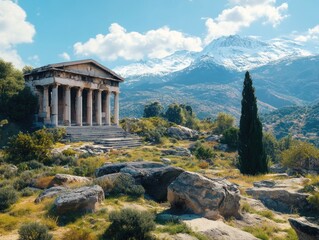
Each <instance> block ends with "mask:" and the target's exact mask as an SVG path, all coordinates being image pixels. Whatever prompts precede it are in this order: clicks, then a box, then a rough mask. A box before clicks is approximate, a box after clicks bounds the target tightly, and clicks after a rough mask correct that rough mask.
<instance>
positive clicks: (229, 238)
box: [181, 215, 258, 240]
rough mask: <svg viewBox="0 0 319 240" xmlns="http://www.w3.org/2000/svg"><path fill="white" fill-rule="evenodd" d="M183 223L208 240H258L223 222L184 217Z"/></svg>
mask: <svg viewBox="0 0 319 240" xmlns="http://www.w3.org/2000/svg"><path fill="white" fill-rule="evenodd" d="M181 218H182V220H183V222H185V223H186V225H187V226H189V227H190V228H191V229H192V230H193V231H196V232H199V233H201V234H202V235H204V236H206V237H207V238H208V239H214V240H234V239H236V240H257V239H258V238H256V237H254V236H253V235H251V234H250V233H248V232H244V231H242V230H240V229H238V228H234V227H231V226H229V225H227V224H225V223H224V222H222V221H212V220H209V219H206V218H200V217H198V216H197V217H196V216H194V215H182V216H181Z"/></svg>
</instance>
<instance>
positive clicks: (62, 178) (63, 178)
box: [49, 173, 92, 187]
mask: <svg viewBox="0 0 319 240" xmlns="http://www.w3.org/2000/svg"><path fill="white" fill-rule="evenodd" d="M73 183H79V184H90V183H92V179H90V178H87V177H80V176H74V175H70V174H60V173H59V174H56V175H55V176H54V178H53V179H52V180H51V182H50V184H49V187H53V186H67V185H69V184H73Z"/></svg>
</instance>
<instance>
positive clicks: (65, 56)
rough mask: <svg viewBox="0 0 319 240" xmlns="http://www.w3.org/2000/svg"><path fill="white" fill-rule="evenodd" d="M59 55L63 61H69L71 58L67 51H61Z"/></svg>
mask: <svg viewBox="0 0 319 240" xmlns="http://www.w3.org/2000/svg"><path fill="white" fill-rule="evenodd" d="M59 57H60V58H62V59H63V60H65V61H70V60H71V57H70V55H69V54H68V53H66V52H63V53H61V54H59Z"/></svg>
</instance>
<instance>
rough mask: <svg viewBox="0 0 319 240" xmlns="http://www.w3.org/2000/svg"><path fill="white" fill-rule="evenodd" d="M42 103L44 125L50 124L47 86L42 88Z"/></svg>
mask: <svg viewBox="0 0 319 240" xmlns="http://www.w3.org/2000/svg"><path fill="white" fill-rule="evenodd" d="M42 100H43V103H42V107H43V109H42V112H43V117H44V123H49V122H50V107H49V86H43V99H42Z"/></svg>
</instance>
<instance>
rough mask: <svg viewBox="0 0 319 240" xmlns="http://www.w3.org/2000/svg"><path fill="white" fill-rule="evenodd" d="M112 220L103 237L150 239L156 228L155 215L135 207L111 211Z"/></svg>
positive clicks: (135, 239) (134, 239) (119, 239)
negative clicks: (151, 232)
mask: <svg viewBox="0 0 319 240" xmlns="http://www.w3.org/2000/svg"><path fill="white" fill-rule="evenodd" d="M109 219H110V221H111V222H112V223H111V225H110V227H109V228H108V229H107V230H106V231H105V233H104V235H103V239H116V240H127V239H131V240H145V239H150V238H151V237H150V231H152V230H154V229H155V222H154V216H153V215H152V214H151V213H149V212H145V211H143V212H141V211H137V210H135V209H123V210H121V211H119V212H111V214H110V216H109Z"/></svg>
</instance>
